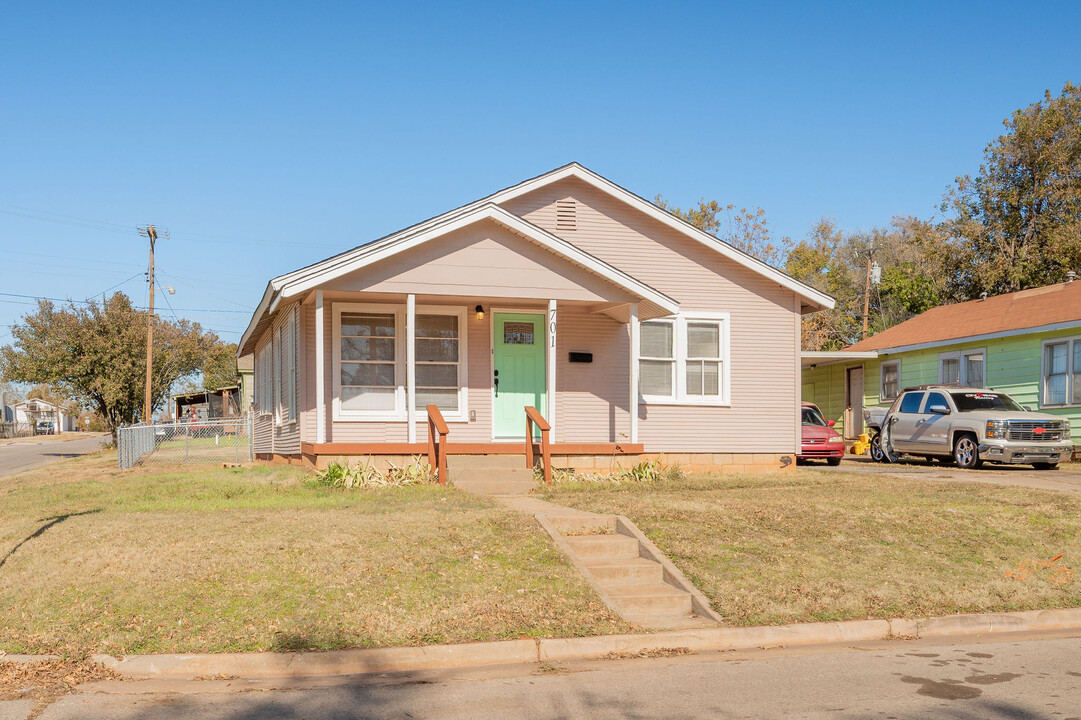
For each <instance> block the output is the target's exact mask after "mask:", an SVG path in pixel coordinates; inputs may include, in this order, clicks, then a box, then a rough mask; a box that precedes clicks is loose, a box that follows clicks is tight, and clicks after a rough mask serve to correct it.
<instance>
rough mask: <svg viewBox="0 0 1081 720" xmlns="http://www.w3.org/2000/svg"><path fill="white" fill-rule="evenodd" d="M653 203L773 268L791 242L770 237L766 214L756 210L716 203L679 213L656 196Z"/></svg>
mask: <svg viewBox="0 0 1081 720" xmlns="http://www.w3.org/2000/svg"><path fill="white" fill-rule="evenodd" d="M653 202H654V204H656V205H657V206H658V207H660V208H661V209H662V210H667V211H668V212H670V213H672V214H673V215H675V216H676V217H678V218H680V219H681V220H686V221H687V222H689V223H690V224H691V225H694V226H695V227H696V228H698V229H699V230H704V231H706V232H708V233H709V234H710V235H713V236H715V237H718V238H720V239H721V240H724V241H725V242H727V243H728V244H729V245H732V246H733V247H736V248H738V249H740V250H742V251H743V252H745V253H747V254H748V255H751V256H752V257H756V258H758V259H759V260H761V261H763V262H765V263H768V264H769V265H772V266H774V267H780V266H781V265H782V264H783V263H784V259H785V256H786V255H787V253H788V250H789V248H790V247H791V246H792V241H791V239H789V238H787V237H783V238H780V239H777V238H774V236H773V230H772V229H771V228H770V226H769V221H768V220H766V211H765V210H763V209H762V208H760V207H752V208H737V207H736V206H735V205H721V204H720V203H719V202H717V201H716V200H710V201H709V202H706V200H705V198H702V199H700V200H699V201H698V207H696V208H690V209H688V210H682V209H680V208H678V207H675V206H673V205H669V204H668V203H667V202H666V201H665V200H664V198H662V197H661V196H660V195H658V196H657V197H656V198H654V200H653Z"/></svg>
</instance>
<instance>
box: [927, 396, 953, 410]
mask: <svg viewBox="0 0 1081 720" xmlns="http://www.w3.org/2000/svg"><path fill="white" fill-rule="evenodd" d="M933 405H944V406H945V407H949V406H950V404H949V403H948V402H946V396H945V395H943V394H942V393H937V392H933V393H930V394H928V396H927V405H925V406H924V409H923V411H924V412H925V413H929V412H931V406H933Z"/></svg>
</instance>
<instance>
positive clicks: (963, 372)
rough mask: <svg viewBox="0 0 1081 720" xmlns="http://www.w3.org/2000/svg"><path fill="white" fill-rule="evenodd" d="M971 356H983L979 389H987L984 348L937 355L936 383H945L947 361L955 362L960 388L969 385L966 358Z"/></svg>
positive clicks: (952, 351)
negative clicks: (981, 382)
mask: <svg viewBox="0 0 1081 720" xmlns="http://www.w3.org/2000/svg"><path fill="white" fill-rule="evenodd" d="M971 355H982V356H983V384H982V385H980V386H979V387H988V384H987V349H986V348H968V349H967V350H950V351H949V352H942V353H939V354H938V381H939V382H940V383H944V382H946V377H945V373H944V372H943V366H944V365H945V362H946V361H947V360H956V361H957V382H958V383H960V384H961V386H962V387H964V386H967V385H968V384H969V381H970V378H969V377H968V358H969V356H971ZM898 377H900V376H898Z"/></svg>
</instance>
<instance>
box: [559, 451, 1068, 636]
mask: <svg viewBox="0 0 1081 720" xmlns="http://www.w3.org/2000/svg"><path fill="white" fill-rule="evenodd" d="M545 497H546V498H547V499H550V500H552V501H554V502H558V503H562V504H566V505H570V506H572V507H576V508H580V509H583V510H590V511H593V512H601V513H619V514H623V515H626V516H628V517H630V518H631V520H633V521H634V522H635V523H636V524H638V526H639V527H640V528H641V529H642V530H643V531H644V532H645V533H646V534H647V535H648V536H649V537H650V538H651V539H652V540H653V541H654V542H656V544H657V545H658V546H659V547H660V548H661V549H662V550H664V551H665V552H666V553H667V554H668V556H669V557H670V558H671V559H672V561H673V562H675V563H676V565H677V566H679V567H680V568H681V569H682V570H683V571H684V572H685V573H686V574H687V575H688V577H689V579H690V580H691V581H692V582H694V583H695V584H696V585H697V586H698V587H699V588H700V589H701V590H702V591H703V592H704V593H705V594H706V595H707V596H708V597H709V598H710V599H711V601H712V603H713V607H714V608H715V609H716V610H717V611H718V612H719V613H720V614H721V615H722V616H723V617H724V618H725V620H726V621H727V622H729V623H732V624H736V625H758V624H779V623H788V622H804V621H821V620H847V619H857V618H881V617H891V616H893V617H896V616H921V615H941V614H947V613H956V612H986V611H1002V610H1028V609H1039V608H1052V607H1077V606H1079V605H1081V580H1079V579H1078V578H1077V577H1076V575H1075V568H1081V497H1078V496H1076V495H1072V494H1067V493H1053V492H1045V491H1038V490H1031V489H1021V488H1009V487H997V486H991V485H982V484H981V485H976V484H964V485H961V484H954V483H949V484H947V483H941V482H936V481H933V480H920V479H906V480H901V479H897V478H892V477H890V478H885V477H882V476H872V475H861V474H856V473H843V474H842V473H835V472H833V473H831V472H822V471H815V470H810V469H806V470H798V471H795V472H789V473H785V474H778V475H764V476H750V475H748V476H695V477H691V478H688V479H686V480H682V481H671V482H660V483H656V484H651V485H647V486H637V485H624V486H618V487H612V486H604V485H596V484H587V483H582V484H578V485H574V484H571V485H567V486H556V487H555V489H554V490H553V491H551V492H549V493H547V494H546V496H545ZM1056 556H1061V557H1058V558H1057V559H1054V558H1056Z"/></svg>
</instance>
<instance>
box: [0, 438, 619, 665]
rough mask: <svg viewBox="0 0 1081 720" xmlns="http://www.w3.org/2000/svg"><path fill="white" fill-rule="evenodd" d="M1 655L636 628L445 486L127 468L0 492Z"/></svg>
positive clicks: (23, 478) (550, 553)
mask: <svg viewBox="0 0 1081 720" xmlns="http://www.w3.org/2000/svg"><path fill="white" fill-rule="evenodd" d="M0 563H2V564H0V617H3V619H4V620H3V622H2V623H0V650H4V651H7V652H12V653H16V652H18V653H59V654H62V655H65V656H79V655H82V654H85V653H91V652H106V653H113V654H125V653H149V652H226V651H250V650H297V649H315V650H326V649H335V648H349V647H376V646H393V645H423V644H431V643H446V642H465V641H480V640H498V639H507V638H518V637H537V636H574V635H590V634H599V633H611V632H622V631H626V630H627V629H628V628H627V626H626V625H625V624H624V623H622V622H621V621H619V620H618V619H617V618H616V617H615V616H613V615H612V614H611V612H610V611H609V610H608V609H607V608H606V607H605V606H604V604H603V603H602V602H601V601H600V600H599V598H597V597H596V595H595V594H594V593H593V592H592V590H591V589H590V588H589V587H588V585H586V583H585V582H584V581H583V580H582V579H581V578H580V577H579V575H578V574H577V572H576V571H575V570H574V568H573V567H572V566H571V565H570V564H569V562H568V561H567V560H566V559H565V558H564V557H563V556H562V555H561V554H560V553H559V552H558V551H557V550H556V549H555V548H554V547H553V546H552V544H551V542H550V540H549V538H547V536H546V535H544V534H543V533H542V532H541V531H540V530H539V528H537V527H536V524H535V521H534V520H533V519H532V518H530V517H528V516H523V515H520V514H517V513H513V512H511V511H508V510H505V509H502V508H500V507H498V506H495V505H494V504H492V503H491V502H489V501H487V500H486V499H484V498H478V497H475V496H470V495H466V494H463V493H460V492H457V491H454V490H452V489H443V488H440V487H438V486H433V485H417V486H409V487H396V488H386V489H370V490H342V489H338V488H333V487H327V486H325V485H320V484H318V483H316V482H313V481H312V479H311V478H310V477H309V476H308V475H306V474H305V473H304V472H303V471H301V470H299V469H297V468H291V467H284V466H276V467H274V466H264V465H257V466H253V467H245V468H239V469H225V468H214V467H204V468H199V469H192V468H191V467H184V466H175V467H166V468H158V467H152V468H143V469H140V468H135V469H132V470H123V471H121V470H117V469H116V468H115V454H111V453H99V454H97V455H94V456H89V457H84V458H79V459H76V460H72V461H66V462H63V463H57V464H54V465H50V466H48V467H47V468H41V469H38V470H34V471H30V472H27V473H22V474H19V475H14V476H9V477H6V478H3V479H2V480H0Z"/></svg>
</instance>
